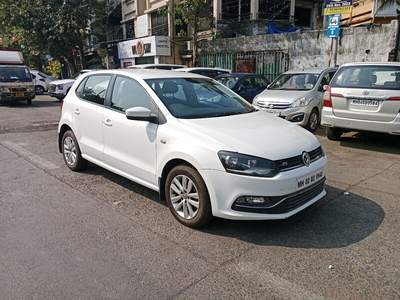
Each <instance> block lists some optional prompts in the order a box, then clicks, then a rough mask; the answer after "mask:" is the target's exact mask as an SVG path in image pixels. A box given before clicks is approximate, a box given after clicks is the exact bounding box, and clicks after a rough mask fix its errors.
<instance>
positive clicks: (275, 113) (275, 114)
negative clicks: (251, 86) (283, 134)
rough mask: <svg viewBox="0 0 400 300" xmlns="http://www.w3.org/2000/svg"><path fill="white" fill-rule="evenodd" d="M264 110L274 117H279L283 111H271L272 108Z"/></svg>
mask: <svg viewBox="0 0 400 300" xmlns="http://www.w3.org/2000/svg"><path fill="white" fill-rule="evenodd" d="M264 110H265V111H266V112H267V113H270V114H273V115H274V116H277V117H279V116H280V115H281V111H280V110H276V109H270V108H265V109H264Z"/></svg>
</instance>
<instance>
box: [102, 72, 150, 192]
mask: <svg viewBox="0 0 400 300" xmlns="http://www.w3.org/2000/svg"><path fill="white" fill-rule="evenodd" d="M151 105H152V104H151V99H150V97H149V95H148V94H147V93H146V91H145V90H144V89H143V87H142V86H141V85H140V84H139V83H138V82H137V81H135V80H133V79H131V78H126V77H123V76H118V77H117V78H116V80H115V85H114V89H113V92H112V96H111V104H110V108H109V109H106V110H105V112H104V115H103V134H104V145H105V147H104V152H103V153H104V159H105V162H106V164H107V165H109V166H110V167H111V168H114V169H115V170H116V171H118V172H119V173H120V174H121V173H124V174H121V175H127V177H129V178H131V179H132V180H134V181H136V182H138V183H140V184H143V185H145V186H148V187H150V188H154V187H155V186H156V175H155V174H156V135H157V129H158V125H157V124H153V123H149V122H147V121H136V120H128V119H127V118H126V116H125V110H126V109H128V108H131V107H135V106H141V107H146V108H151Z"/></svg>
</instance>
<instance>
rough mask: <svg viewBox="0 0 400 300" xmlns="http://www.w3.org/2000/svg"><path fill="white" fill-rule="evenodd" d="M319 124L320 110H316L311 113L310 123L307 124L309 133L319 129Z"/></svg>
mask: <svg viewBox="0 0 400 300" xmlns="http://www.w3.org/2000/svg"><path fill="white" fill-rule="evenodd" d="M318 122H319V113H318V109H316V108H314V109H313V110H312V111H311V114H310V116H309V117H308V122H307V125H306V128H307V129H308V130H309V131H311V132H314V131H315V129H317V126H318Z"/></svg>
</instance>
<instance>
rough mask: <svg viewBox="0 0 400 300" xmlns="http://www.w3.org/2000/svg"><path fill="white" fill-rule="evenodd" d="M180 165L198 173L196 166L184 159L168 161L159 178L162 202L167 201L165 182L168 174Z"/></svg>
mask: <svg viewBox="0 0 400 300" xmlns="http://www.w3.org/2000/svg"><path fill="white" fill-rule="evenodd" d="M179 165H185V166H188V167H191V168H193V169H194V170H196V171H197V169H196V167H195V166H194V165H192V164H191V163H189V162H188V161H186V160H184V159H181V158H176V159H172V160H170V161H168V162H167V163H166V164H165V166H164V168H163V170H162V172H161V177H159V178H158V186H159V197H160V200H162V201H165V181H166V179H167V176H168V173H169V172H170V171H171V170H172V169H173V168H175V167H176V166H179Z"/></svg>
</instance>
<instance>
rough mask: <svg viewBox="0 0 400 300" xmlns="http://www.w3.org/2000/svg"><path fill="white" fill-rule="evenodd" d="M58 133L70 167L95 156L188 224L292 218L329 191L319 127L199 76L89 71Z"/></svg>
mask: <svg viewBox="0 0 400 300" xmlns="http://www.w3.org/2000/svg"><path fill="white" fill-rule="evenodd" d="M58 135H59V148H60V152H62V154H63V157H64V160H65V163H66V165H67V166H68V167H69V168H70V169H71V170H73V171H78V170H82V169H84V168H85V167H87V165H88V163H89V162H92V163H94V164H97V165H99V166H101V167H103V168H106V169H108V170H110V171H112V172H115V173H116V174H119V175H121V176H124V177H126V178H128V179H130V180H132V181H135V182H137V183H139V184H142V185H144V186H146V187H148V188H150V189H153V190H156V191H158V192H159V193H160V196H161V198H162V199H164V198H165V200H166V201H167V204H168V207H169V209H170V210H171V212H172V214H173V215H174V217H175V218H176V219H177V220H178V221H179V222H181V223H182V224H184V225H186V226H189V227H198V226H201V225H204V224H206V223H207V222H209V221H210V220H211V219H212V218H213V217H221V218H227V219H246V220H268V219H284V218H288V217H290V216H292V215H294V214H295V213H297V212H299V211H301V210H303V209H304V208H306V207H308V206H310V205H311V204H312V203H314V202H316V201H318V200H319V199H321V198H322V197H323V196H324V195H325V194H326V192H325V189H324V181H325V174H326V171H327V159H326V157H325V156H324V152H323V151H322V148H321V145H320V143H319V142H318V140H317V138H316V137H315V136H314V135H313V134H311V133H310V132H308V131H306V130H304V129H303V128H301V127H299V126H297V125H294V124H291V123H289V122H287V121H284V120H282V119H280V118H276V117H274V116H273V115H271V114H268V113H266V112H264V111H259V110H256V109H254V108H253V107H252V106H251V105H250V104H249V103H248V102H247V101H245V100H244V99H242V98H241V97H239V96H238V95H237V94H235V93H234V92H232V91H231V90H230V89H228V88H226V87H225V86H223V85H222V84H219V83H217V82H216V81H214V80H212V79H210V78H206V77H203V76H200V75H197V74H192V73H178V72H175V71H161V70H160V71H153V70H134V69H120V70H104V71H97V72H91V73H86V74H83V75H82V76H80V77H79V78H78V79H77V80H76V82H75V83H74V85H73V86H72V88H71V91H70V93H68V95H67V97H66V98H65V99H64V103H63V107H62V115H61V119H60V123H59V128H58Z"/></svg>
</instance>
